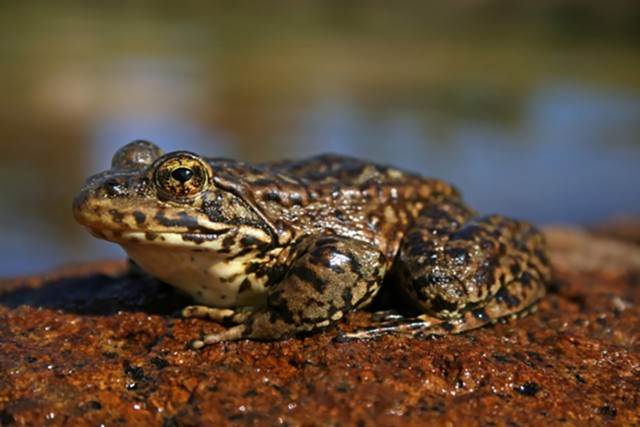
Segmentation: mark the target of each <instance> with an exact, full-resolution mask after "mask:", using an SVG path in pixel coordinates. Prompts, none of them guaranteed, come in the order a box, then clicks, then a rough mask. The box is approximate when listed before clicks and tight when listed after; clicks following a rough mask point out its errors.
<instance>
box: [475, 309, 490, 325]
mask: <svg viewBox="0 0 640 427" xmlns="http://www.w3.org/2000/svg"><path fill="white" fill-rule="evenodd" d="M471 314H472V315H473V317H475V318H476V319H478V320H480V321H482V322H484V321H487V320H489V316H488V315H487V312H486V311H484V308H477V309H475V310H473V311H472V312H471Z"/></svg>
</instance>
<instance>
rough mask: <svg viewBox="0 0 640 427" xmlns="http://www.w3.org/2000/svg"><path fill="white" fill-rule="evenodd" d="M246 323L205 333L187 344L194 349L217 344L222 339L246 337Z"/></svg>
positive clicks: (230, 339)
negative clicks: (200, 337)
mask: <svg viewBox="0 0 640 427" xmlns="http://www.w3.org/2000/svg"><path fill="white" fill-rule="evenodd" d="M246 331H247V327H246V325H237V326H234V327H231V328H229V329H225V330H224V331H220V332H215V333H212V334H207V335H205V336H204V337H202V339H199V340H197V339H196V340H193V341H191V343H190V344H189V346H190V347H191V348H193V349H195V350H198V349H200V348H202V347H204V346H205V345H211V344H217V343H219V342H223V341H237V340H241V339H243V338H246V336H245V335H246Z"/></svg>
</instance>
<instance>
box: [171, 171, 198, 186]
mask: <svg viewBox="0 0 640 427" xmlns="http://www.w3.org/2000/svg"><path fill="white" fill-rule="evenodd" d="M171 177H172V178H173V179H175V180H176V181H179V182H183V183H184V182H187V181H189V180H190V179H191V178H193V171H192V170H191V169H187V168H178V169H176V170H174V171H173V172H171Z"/></svg>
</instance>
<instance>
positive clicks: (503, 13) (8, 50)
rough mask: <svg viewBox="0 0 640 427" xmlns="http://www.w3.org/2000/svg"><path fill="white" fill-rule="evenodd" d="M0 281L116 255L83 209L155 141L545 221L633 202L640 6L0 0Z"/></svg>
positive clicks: (638, 199)
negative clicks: (372, 175) (124, 161)
mask: <svg viewBox="0 0 640 427" xmlns="http://www.w3.org/2000/svg"><path fill="white" fill-rule="evenodd" d="M0 88H1V94H2V95H1V97H2V102H0V197H1V198H0V240H1V242H2V243H1V246H0V276H12V275H18V274H30V273H38V272H43V271H46V270H47V269H49V268H52V267H54V266H57V265H60V264H65V263H70V262H82V261H86V260H91V259H101V258H113V257H122V256H123V253H122V252H121V250H120V249H119V248H118V247H117V246H116V245H113V244H110V243H107V242H102V241H98V240H96V239H93V238H92V237H90V236H89V234H88V233H87V232H86V231H85V230H84V229H83V228H81V227H80V226H78V225H76V224H75V223H74V221H73V218H72V216H71V211H70V205H71V200H72V199H73V197H74V195H75V193H76V192H77V191H78V189H79V188H80V186H81V185H82V183H83V181H84V179H85V178H86V177H87V176H88V175H90V174H92V173H95V172H98V171H101V170H104V169H106V168H108V167H109V163H110V159H111V155H112V154H113V153H114V152H115V150H116V149H117V148H118V147H120V146H122V145H124V144H125V143H127V142H129V141H131V140H133V139H138V138H144V139H149V140H152V141H154V142H156V143H157V144H159V145H160V146H162V147H163V148H164V149H165V151H169V150H176V149H190V150H194V151H197V152H199V153H200V154H206V155H210V156H227V157H229V156H230V157H234V158H238V159H242V160H247V161H265V160H272V159H276V158H283V157H290V158H297V157H302V156H307V155H311V154H316V153H320V152H326V151H332V152H339V153H344V154H350V155H354V156H359V157H363V158H367V159H371V160H376V161H381V162H384V163H388V164H393V165H396V166H399V167H402V168H406V169H409V170H413V171H417V172H420V173H422V174H424V175H429V176H435V177H438V178H441V179H443V180H446V181H449V182H452V183H454V184H455V185H457V186H458V187H459V188H460V189H461V190H462V192H463V194H464V196H465V198H466V199H467V200H468V202H469V203H470V204H471V205H472V206H474V207H475V208H477V209H479V210H480V211H483V212H487V213H488V212H500V213H503V214H507V215H510V216H516V217H520V218H525V219H529V220H531V221H534V222H536V223H538V224H549V223H572V224H593V223H596V222H599V221H603V220H608V219H611V218H614V217H616V216H617V215H621V214H632V215H633V214H635V215H638V214H640V191H639V190H638V187H639V184H640V138H639V137H640V3H639V2H636V1H632V0H629V1H619V0H615V1H609V2H602V1H598V0H581V1H578V0H556V1H551V0H540V1H535V2H533V1H524V0H522V1H514V0H503V1H489V0H474V1H472V0H466V1H450V0H448V1H445V0H439V1H429V2H407V1H403V2H385V1H366V2H365V1H338V0H335V1H328V2H316V1H293V0H290V1H278V2H269V3H267V2H244V1H236V2H231V1H228V2H227V1H224V2H204V1H203V2H196V1H182V2H165V1H158V0H154V1H141V0H129V1H126V2H125V1H112V2H97V1H83V2H65V1H56V2H31V1H3V2H2V3H0Z"/></svg>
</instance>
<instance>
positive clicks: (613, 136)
mask: <svg viewBox="0 0 640 427" xmlns="http://www.w3.org/2000/svg"><path fill="white" fill-rule="evenodd" d="M188 104H189V100H188V99H186V100H184V102H183V103H182V104H181V102H177V103H172V104H170V105H171V106H170V107H166V106H163V107H162V108H157V109H156V110H151V111H150V110H149V109H136V108H132V109H130V110H127V111H124V112H122V111H119V112H116V113H109V112H107V113H106V114H103V115H102V116H101V117H100V120H97V121H95V122H94V124H93V127H92V128H91V129H90V131H89V135H90V140H89V141H87V144H88V146H89V147H90V150H88V152H87V155H88V156H89V158H87V159H86V160H85V161H84V162H82V163H81V164H80V165H78V167H79V168H81V169H82V173H83V174H84V175H88V174H90V173H93V172H96V171H99V170H102V169H105V168H107V167H108V166H109V162H110V157H111V155H112V154H113V152H115V150H117V148H119V147H120V146H121V145H122V144H124V143H125V142H127V141H129V140H131V139H134V138H137V137H144V138H146V139H150V140H152V141H155V142H156V143H158V144H159V145H161V146H162V147H163V148H164V149H165V150H166V151H171V150H177V149H189V150H193V151H196V152H199V153H201V154H207V155H211V156H226V157H238V158H245V159H246V158H250V159H253V160H255V157H256V153H255V152H253V151H252V150H251V149H249V150H247V147H246V145H241V144H237V143H236V141H235V140H234V135H232V134H229V133H225V132H222V131H217V130H216V129H215V128H212V127H207V128H205V127H203V126H202V125H201V124H199V123H198V122H196V121H195V120H191V119H190V118H189V116H188V115H187V114H184V108H183V107H185V105H188ZM638 135H640V93H631V92H630V91H627V90H618V89H612V88H607V87H593V86H586V85H584V84H580V83H577V82H572V81H555V82H552V83H548V84H545V85H542V86H540V87H537V88H534V89H533V90H531V91H530V93H528V94H527V96H526V97H525V98H524V101H523V104H522V106H521V111H520V113H519V115H518V120H517V121H515V122H514V123H507V124H505V123H504V122H499V121H490V120H481V119H473V118H457V119H456V120H453V121H451V122H449V123H448V124H447V125H446V126H443V125H442V124H441V123H439V122H438V121H437V120H436V119H435V118H432V117H430V115H429V112H428V111H423V110H416V109H410V108H407V107H398V108H397V109H393V108H390V109H387V110H386V111H385V113H384V114H380V113H379V112H371V111H369V110H367V109H365V108H363V107H362V106H359V105H358V104H357V103H356V102H355V101H354V100H352V99H349V97H347V96H346V95H344V94H341V95H338V96H333V97H327V96H326V95H323V96H319V97H318V98H317V99H314V100H313V101H312V102H311V103H310V104H309V105H308V106H307V107H305V108H304V109H301V110H299V111H296V112H295V120H293V121H292V126H290V128H288V129H286V131H284V132H283V133H282V134H281V135H279V136H278V138H276V140H274V141H273V142H272V143H271V144H270V145H269V146H268V147H257V146H256V147H255V148H256V151H257V152H260V153H261V152H266V153H268V154H267V155H265V156H262V157H264V160H270V159H274V158H278V157H290V158H297V157H303V156H307V155H311V154H316V153H319V152H328V151H329V152H337V153H343V154H349V155H353V156H358V157H363V158H368V159H371V160H374V161H378V162H383V163H387V164H392V165H396V166H399V167H402V168H405V169H410V170H413V171H417V172H420V173H422V174H425V175H430V176H435V177H438V178H440V179H443V180H446V181H449V182H452V183H454V184H456V185H457V186H458V187H459V188H460V189H461V190H462V192H463V194H464V195H465V198H466V199H467V200H468V202H469V203H470V204H471V205H472V206H474V207H475V208H477V209H478V210H480V211H481V212H487V213H488V212H499V213H502V214H505V215H510V216H515V217H520V218H525V219H528V220H531V221H534V222H536V223H538V224H549V223H571V224H590V223H595V222H598V221H602V220H606V219H611V218H613V217H615V216H617V215H620V214H633V215H640V192H639V191H638V187H639V186H640V167H639V165H640V141H637V137H638ZM250 148H251V147H250ZM78 185H79V183H78ZM68 202H69V203H70V200H68ZM19 217H20V210H19V206H17V207H15V209H12V206H4V207H3V210H2V213H1V216H0V218H2V219H3V224H14V223H19V224H20V219H19ZM69 218H70V213H69ZM21 225H22V226H24V227H28V229H29V231H30V232H28V233H25V232H24V229H22V228H15V227H6V226H5V227H1V228H0V238H1V239H2V241H3V242H11V250H9V251H6V250H3V254H2V257H0V276H11V275H16V274H25V273H29V272H38V271H44V270H46V269H48V268H51V267H54V266H56V265H60V264H64V263H68V262H78V261H84V260H89V259H101V258H105V257H121V256H122V251H121V250H120V249H119V248H118V247H117V246H116V245H113V244H109V243H107V242H101V241H98V240H96V239H93V238H92V237H90V236H89V235H88V233H85V232H84V231H82V230H79V229H78V230H75V231H74V233H75V234H73V235H72V236H71V237H70V238H69V239H68V240H65V239H60V237H59V235H57V234H56V233H54V232H53V229H55V228H56V227H57V226H58V225H57V224H56V223H51V222H48V221H47V217H46V216H43V217H42V218H35V219H34V218H28V221H27V219H25V220H24V221H23V222H22V223H21ZM72 227H74V226H72ZM78 228H79V227H78ZM48 236H51V237H48Z"/></svg>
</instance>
